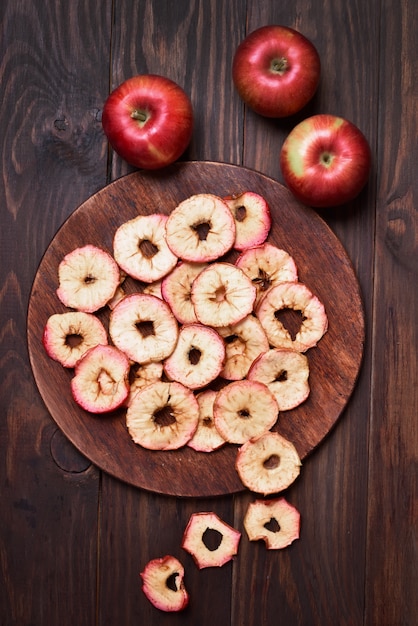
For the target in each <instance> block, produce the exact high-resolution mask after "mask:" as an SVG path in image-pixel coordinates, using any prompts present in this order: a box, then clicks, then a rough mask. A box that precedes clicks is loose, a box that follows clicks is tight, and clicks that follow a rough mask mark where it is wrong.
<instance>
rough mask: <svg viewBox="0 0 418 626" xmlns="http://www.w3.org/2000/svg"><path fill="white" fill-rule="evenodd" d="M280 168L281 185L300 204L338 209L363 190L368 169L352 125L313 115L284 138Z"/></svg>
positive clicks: (366, 151)
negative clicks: (282, 184) (286, 188)
mask: <svg viewBox="0 0 418 626" xmlns="http://www.w3.org/2000/svg"><path fill="white" fill-rule="evenodd" d="M280 168H281V171H282V175H283V179H284V182H285V184H286V185H287V186H288V188H289V189H290V191H291V192H292V193H293V194H294V195H295V196H296V198H298V199H299V200H300V201H301V202H303V203H304V204H307V205H309V206H312V207H316V208H327V207H333V206H340V205H342V204H346V203H347V202H350V201H351V200H353V199H354V198H355V197H356V196H357V195H358V194H359V193H360V191H361V190H362V189H363V187H364V186H365V184H366V182H367V180H368V178H369V175H370V169H371V151H370V146H369V144H368V142H367V139H366V138H365V136H364V135H363V133H362V132H361V131H360V130H359V129H358V128H357V126H355V125H354V124H353V123H352V122H350V121H348V120H346V119H344V118H342V117H337V116H335V115H326V114H321V115H314V116H312V117H309V118H307V119H305V120H303V121H302V122H300V124H298V125H297V126H295V128H293V130H292V131H291V132H290V133H289V135H288V136H287V138H286V140H285V142H284V143H283V146H282V150H281V153H280Z"/></svg>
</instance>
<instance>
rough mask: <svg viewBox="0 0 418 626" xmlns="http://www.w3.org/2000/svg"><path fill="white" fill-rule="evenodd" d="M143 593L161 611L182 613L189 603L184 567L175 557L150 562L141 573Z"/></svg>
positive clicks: (165, 557)
mask: <svg viewBox="0 0 418 626" xmlns="http://www.w3.org/2000/svg"><path fill="white" fill-rule="evenodd" d="M140 576H141V578H142V591H143V592H144V594H145V596H146V597H147V598H148V600H149V601H150V602H151V604H153V605H154V606H155V607H156V608H157V609H160V610H161V611H167V612H170V611H182V610H183V609H184V608H186V606H187V605H188V603H189V594H188V593H187V591H186V588H185V585H184V567H183V565H182V564H181V563H180V561H179V560H178V559H176V558H175V557H174V556H171V555H167V556H164V557H162V558H159V559H152V561H149V562H148V563H147V564H146V566H145V568H144V570H143V571H142V572H141V573H140Z"/></svg>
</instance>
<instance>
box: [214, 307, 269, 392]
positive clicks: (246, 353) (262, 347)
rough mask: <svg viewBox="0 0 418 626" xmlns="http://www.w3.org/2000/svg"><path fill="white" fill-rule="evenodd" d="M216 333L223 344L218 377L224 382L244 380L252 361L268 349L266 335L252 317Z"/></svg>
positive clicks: (219, 329) (220, 329)
mask: <svg viewBox="0 0 418 626" xmlns="http://www.w3.org/2000/svg"><path fill="white" fill-rule="evenodd" d="M217 331H218V333H219V334H220V336H221V337H223V339H224V342H225V363H224V366H223V368H222V371H221V373H220V375H221V377H222V378H226V380H241V379H242V378H245V377H246V376H247V374H248V371H249V369H250V366H251V364H252V363H253V361H254V360H255V359H256V358H257V357H258V356H259V355H260V354H262V353H263V352H266V351H267V350H268V349H269V342H268V339H267V335H266V333H265V332H264V329H263V327H262V326H261V324H260V321H259V320H258V319H257V318H256V317H254V316H253V315H247V316H246V317H245V318H244V319H243V320H241V321H240V322H237V324H234V325H232V326H224V327H223V328H217ZM263 382H264V381H263Z"/></svg>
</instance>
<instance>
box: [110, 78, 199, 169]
mask: <svg viewBox="0 0 418 626" xmlns="http://www.w3.org/2000/svg"><path fill="white" fill-rule="evenodd" d="M102 125H103V130H104V132H105V134H106V136H107V138H108V140H109V143H110V144H111V146H112V147H113V148H114V150H115V151H116V152H117V153H118V154H119V155H120V156H121V157H122V158H123V159H125V161H127V162H128V163H130V164H131V165H133V166H135V167H138V168H144V169H149V170H151V169H158V168H160V167H164V166H166V165H169V164H170V163H173V162H174V161H176V160H177V159H178V158H179V157H180V156H181V155H182V153H183V152H184V150H185V149H186V148H187V146H188V144H189V142H190V139H191V136H192V129H193V109H192V105H191V102H190V100H189V97H188V96H187V94H186V93H185V92H184V91H183V89H182V88H181V87H179V85H177V84H176V83H174V82H173V81H172V80H170V79H169V78H165V77H164V76H158V75H155V74H145V75H141V76H134V77H132V78H129V79H128V80H126V81H125V82H123V83H122V84H121V85H119V87H117V88H116V89H115V90H114V91H112V93H111V94H110V95H109V97H108V98H107V100H106V102H105V104H104V107H103V115H102Z"/></svg>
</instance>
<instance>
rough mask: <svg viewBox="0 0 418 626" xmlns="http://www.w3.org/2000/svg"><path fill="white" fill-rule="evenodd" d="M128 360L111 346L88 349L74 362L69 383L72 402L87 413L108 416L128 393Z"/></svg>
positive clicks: (121, 403)
mask: <svg viewBox="0 0 418 626" xmlns="http://www.w3.org/2000/svg"><path fill="white" fill-rule="evenodd" d="M129 366H130V363H129V360H128V358H127V357H126V355H125V354H124V353H123V352H121V351H120V350H118V348H115V347H114V346H101V345H99V346H95V347H94V348H90V350H88V351H87V352H86V353H85V354H84V355H83V356H82V358H81V359H80V360H79V361H78V362H77V364H76V366H75V370H74V377H73V378H72V380H71V392H72V395H73V398H74V400H75V401H76V402H77V404H79V405H80V406H81V407H82V408H83V409H85V410H86V411H89V412H90V413H108V412H110V411H114V410H115V409H117V408H119V407H120V406H122V405H123V403H124V402H125V401H126V398H127V397H128V393H129V380H128V376H129Z"/></svg>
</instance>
